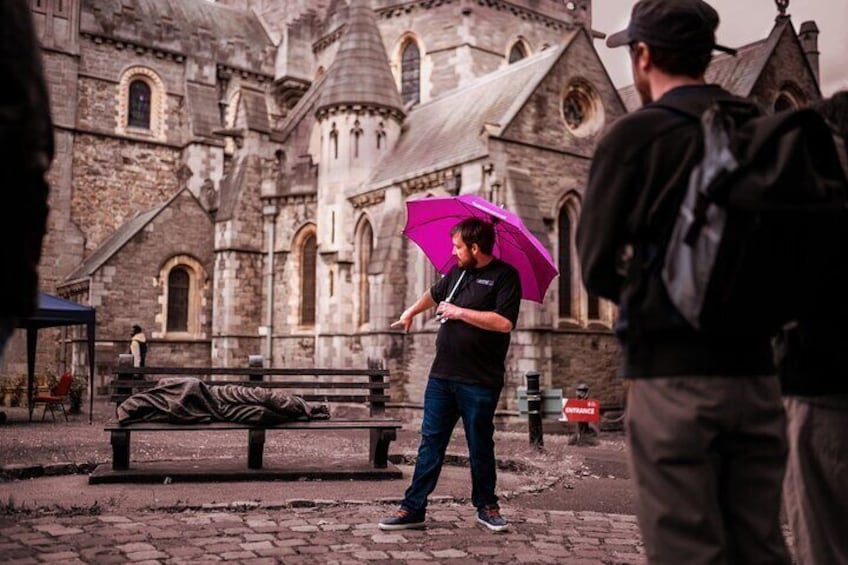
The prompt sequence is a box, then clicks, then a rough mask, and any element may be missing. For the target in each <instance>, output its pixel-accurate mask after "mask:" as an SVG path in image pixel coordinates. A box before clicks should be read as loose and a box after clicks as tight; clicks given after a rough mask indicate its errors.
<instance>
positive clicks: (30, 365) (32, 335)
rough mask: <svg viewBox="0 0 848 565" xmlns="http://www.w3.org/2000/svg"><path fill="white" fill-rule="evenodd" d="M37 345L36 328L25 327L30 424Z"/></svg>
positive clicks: (30, 419)
mask: <svg viewBox="0 0 848 565" xmlns="http://www.w3.org/2000/svg"><path fill="white" fill-rule="evenodd" d="M37 344H38V328H33V327H27V409H28V410H29V421H30V422H32V411H33V409H34V406H33V405H32V402H33V399H34V398H35V391H34V388H35V386H34V385H35V349H36V345H37Z"/></svg>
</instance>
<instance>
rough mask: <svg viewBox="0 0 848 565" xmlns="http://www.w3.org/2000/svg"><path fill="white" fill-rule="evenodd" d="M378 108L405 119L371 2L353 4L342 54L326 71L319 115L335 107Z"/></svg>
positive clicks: (349, 12)
mask: <svg viewBox="0 0 848 565" xmlns="http://www.w3.org/2000/svg"><path fill="white" fill-rule="evenodd" d="M350 104H361V105H364V106H378V107H382V108H386V109H387V110H391V111H393V112H395V113H397V114H399V115H403V102H402V101H401V98H400V93H399V92H398V90H397V86H396V85H395V79H394V77H393V76H392V71H391V69H390V68H389V59H388V57H387V56H386V50H385V48H384V47H383V40H382V38H381V37H380V30H379V28H378V27H377V18H376V16H375V15H374V10H373V9H372V7H371V1H370V0H351V2H350V6H349V8H348V21H347V24H346V26H345V32H344V35H343V36H342V38H341V42H340V43H339V50H338V52H337V53H336V58H335V60H334V61H333V64H332V65H330V68H329V70H328V71H327V78H326V80H325V82H324V88H323V92H322V94H321V99H320V100H319V102H318V105H317V113H318V114H321V113H322V112H323V111H324V110H327V109H329V108H331V107H333V106H341V105H344V106H346V105H350Z"/></svg>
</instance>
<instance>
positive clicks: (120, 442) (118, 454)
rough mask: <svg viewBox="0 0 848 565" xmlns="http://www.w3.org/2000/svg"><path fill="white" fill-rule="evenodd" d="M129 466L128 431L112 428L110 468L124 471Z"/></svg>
mask: <svg viewBox="0 0 848 565" xmlns="http://www.w3.org/2000/svg"><path fill="white" fill-rule="evenodd" d="M129 468H130V432H129V430H112V470H113V471H126V470H127V469H129Z"/></svg>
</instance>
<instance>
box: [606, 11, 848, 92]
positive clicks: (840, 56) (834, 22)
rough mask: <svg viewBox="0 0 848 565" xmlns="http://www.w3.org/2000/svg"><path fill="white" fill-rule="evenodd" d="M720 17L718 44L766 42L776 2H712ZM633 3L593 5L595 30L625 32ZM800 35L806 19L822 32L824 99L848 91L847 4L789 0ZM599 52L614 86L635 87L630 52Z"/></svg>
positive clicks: (771, 25) (821, 59)
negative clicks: (800, 29) (631, 74)
mask: <svg viewBox="0 0 848 565" xmlns="http://www.w3.org/2000/svg"><path fill="white" fill-rule="evenodd" d="M708 2H709V4H710V5H711V6H712V7H713V8H715V9H716V10H717V11H718V13H719V16H720V17H721V24H720V25H719V28H718V42H719V43H721V44H723V45H727V46H728V47H739V46H741V45H745V44H746V43H750V42H752V41H756V40H758V39H762V38H764V37H767V36H768V34H769V32H770V31H771V29H772V27H773V26H774V18H775V16H777V13H778V12H777V6H776V5H775V2H774V0H708ZM634 3H635V2H634V0H594V2H592V20H593V21H592V27H593V28H594V29H596V30H597V31H600V32H603V33H606V34H607V35H610V34H612V33H615V32H616V31H618V30H620V29H624V28H625V27H627V22H628V21H629V19H630V10H631V8H632V6H633V4H634ZM786 13H787V14H789V15H790V16H791V17H792V24H793V25H794V26H795V30H796V31H797V30H798V29H799V28H800V27H801V24H802V23H803V22H805V21H807V20H815V22H816V24H817V25H818V27H819V32H820V33H819V52H820V53H821V55H820V58H819V65H820V69H821V82H822V92H823V94H824V95H825V96H828V95H830V94H833V93H834V92H835V91H837V90H841V89H848V0H790V2H789V8H788V9H787V11H786ZM595 47H596V48H597V50H598V53H600V55H601V59H603V61H604V64H605V65H606V67H607V69H608V70H609V73H610V76H611V77H612V80H613V82H614V83H615V85H616V87H618V88H620V87H622V86H626V85H628V84H631V83H632V82H633V80H632V78H631V76H630V61H629V59H628V57H627V50H626V49H608V48H607V47H606V45H605V43H604V40H601V39H598V40H595Z"/></svg>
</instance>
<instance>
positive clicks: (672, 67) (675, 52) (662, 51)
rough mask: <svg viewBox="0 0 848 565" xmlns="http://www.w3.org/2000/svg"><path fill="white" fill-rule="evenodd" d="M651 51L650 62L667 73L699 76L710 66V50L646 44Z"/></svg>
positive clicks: (711, 55) (711, 56)
mask: <svg viewBox="0 0 848 565" xmlns="http://www.w3.org/2000/svg"><path fill="white" fill-rule="evenodd" d="M648 48H649V49H650V52H651V62H652V63H653V64H654V66H656V67H657V68H658V69H659V70H661V71H663V72H664V73H666V74H668V75H676V76H687V77H691V78H701V77H702V76H704V73H706V72H707V67H709V66H710V61H712V58H713V54H712V52H711V51H694V50H691V49H670V48H668V47H657V46H656V45H651V44H650V43H649V44H648Z"/></svg>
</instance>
